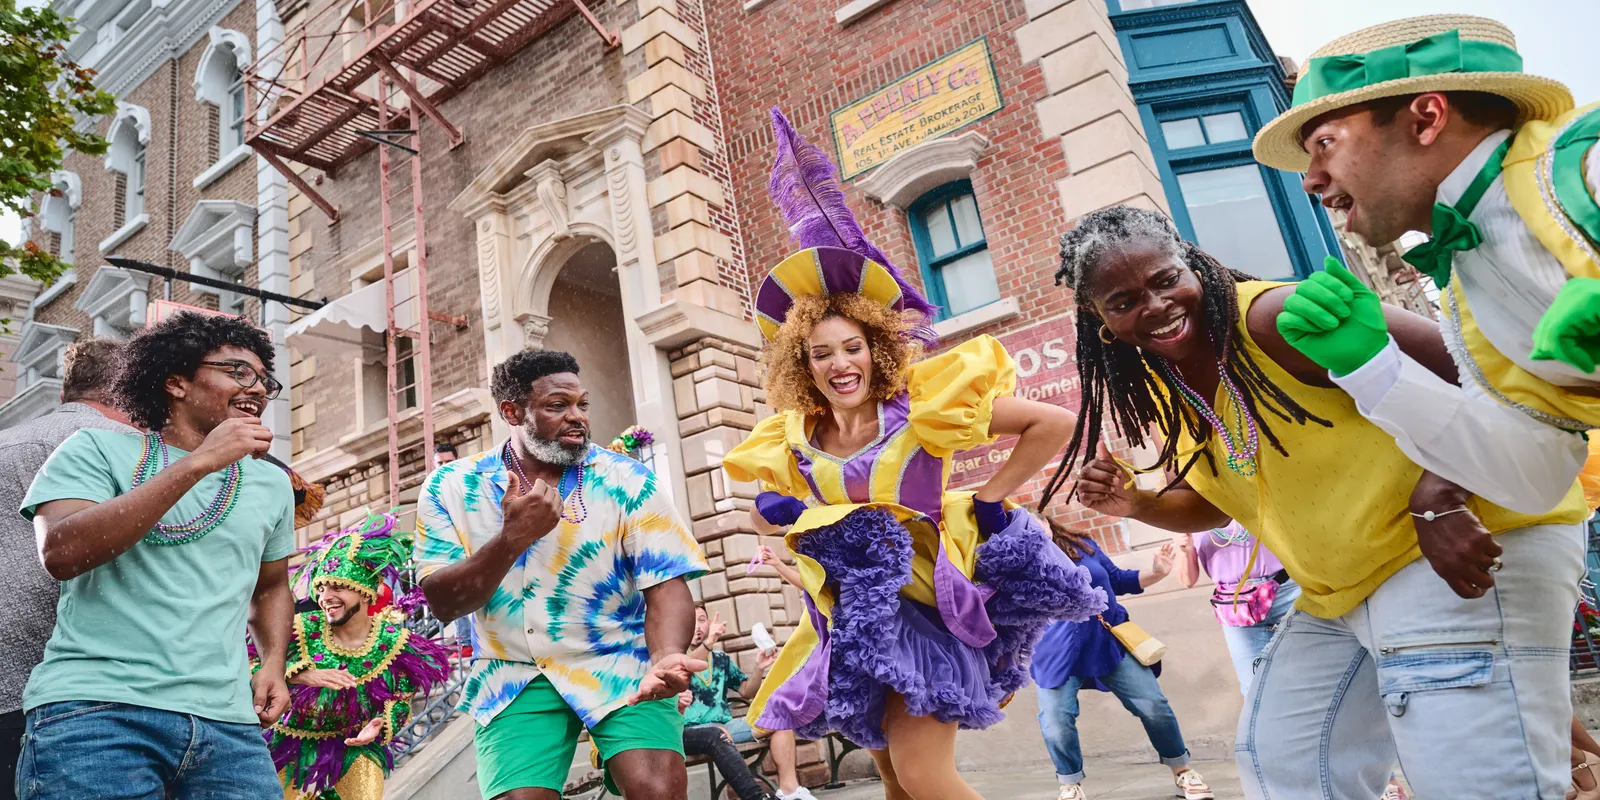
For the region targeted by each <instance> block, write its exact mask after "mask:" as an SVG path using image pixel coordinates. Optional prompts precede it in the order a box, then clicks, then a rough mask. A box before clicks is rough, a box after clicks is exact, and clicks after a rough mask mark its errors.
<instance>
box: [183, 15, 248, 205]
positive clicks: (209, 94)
mask: <svg viewBox="0 0 1600 800" xmlns="http://www.w3.org/2000/svg"><path fill="white" fill-rule="evenodd" d="M249 64H250V37H248V36H245V35H244V34H243V33H240V32H238V31H234V30H228V29H227V28H220V27H213V28H212V29H211V32H210V43H209V44H207V45H206V49H205V52H203V53H201V54H200V65H199V67H197V68H196V69H195V73H194V99H195V100H196V101H198V102H200V103H204V104H207V105H212V106H216V107H217V126H218V130H217V161H216V163H215V164H212V165H211V166H210V167H208V168H207V169H206V170H205V171H204V172H202V173H200V174H199V175H196V176H195V178H194V181H193V185H194V188H196V189H204V188H206V187H207V186H210V185H211V184H213V183H215V182H216V181H217V179H219V178H221V177H222V176H223V175H226V174H228V173H229V172H230V171H232V170H233V168H234V167H236V166H238V165H239V164H241V163H243V162H245V161H247V160H249V159H250V156H251V150H250V146H249V145H247V144H245V142H244V129H245V109H244V105H245V104H244V102H243V100H244V93H245V86H244V69H245V67H247V66H249Z"/></svg>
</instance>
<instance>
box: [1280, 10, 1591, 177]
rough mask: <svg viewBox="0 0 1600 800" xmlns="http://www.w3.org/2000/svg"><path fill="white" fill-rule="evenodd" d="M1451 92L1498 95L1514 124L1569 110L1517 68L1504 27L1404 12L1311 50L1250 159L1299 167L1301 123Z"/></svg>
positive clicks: (1548, 86)
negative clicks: (1387, 101)
mask: <svg viewBox="0 0 1600 800" xmlns="http://www.w3.org/2000/svg"><path fill="white" fill-rule="evenodd" d="M1451 91H1457V92H1467V91H1470V92H1487V93H1489V94H1496V95H1499V96H1501V97H1504V98H1506V99H1508V100H1510V101H1511V102H1513V103H1515V104H1516V106H1517V110H1518V111H1519V112H1520V113H1519V115H1518V124H1521V123H1522V122H1525V121H1527V120H1530V119H1543V120H1549V119H1555V118H1556V117H1558V116H1560V115H1562V114H1564V113H1566V112H1567V111H1569V110H1571V109H1572V92H1570V91H1568V90H1567V87H1566V86H1565V85H1563V84H1561V83H1560V82H1558V81H1554V80H1551V79H1549V78H1541V77H1539V76H1537V75H1528V74H1526V73H1524V72H1523V71H1522V56H1520V55H1518V54H1517V41H1516V38H1515V37H1514V36H1512V35H1511V30H1510V29H1509V28H1507V27H1506V26H1504V25H1502V24H1500V23H1498V22H1495V21H1494V20H1492V19H1485V18H1483V17H1470V16H1465V15H1460V14H1438V15H1433V16H1426V17H1412V18H1410V19H1402V20H1397V21H1395V22H1386V23H1384V24H1382V25H1374V26H1372V27H1370V28H1363V29H1362V30H1359V31H1356V32H1355V33H1352V34H1350V35H1348V36H1344V37H1341V38H1339V39H1336V40H1334V41H1333V42H1331V43H1329V44H1328V45H1326V46H1324V47H1322V48H1321V49H1319V50H1317V52H1315V53H1312V54H1311V58H1310V60H1308V61H1307V62H1306V64H1305V66H1304V67H1302V68H1301V70H1300V77H1299V79H1298V80H1297V81H1296V83H1295V87H1294V101H1293V103H1292V105H1291V106H1290V108H1289V110H1288V111H1285V112H1284V113H1282V114H1279V115H1278V117H1277V118H1276V119H1274V120H1272V121H1271V122H1269V123H1267V124H1266V125H1264V126H1262V128H1261V130H1260V131H1259V132H1258V133H1257V134H1256V140H1255V156H1256V160H1257V161H1260V162H1261V163H1263V164H1266V165H1267V166H1269V167H1276V168H1277V169H1282V170H1288V171H1291V172H1304V171H1305V170H1306V168H1307V167H1308V166H1309V165H1310V161H1311V159H1310V157H1309V156H1307V155H1306V151H1305V148H1304V147H1303V146H1302V142H1301V139H1300V129H1301V128H1303V127H1304V126H1305V124H1306V123H1307V122H1310V121H1311V120H1313V119H1316V118H1317V117H1319V116H1322V115H1323V114H1326V113H1328V112H1330V111H1337V110H1338V109H1341V108H1346V107H1348V106H1353V105H1356V104H1359V103H1365V102H1367V101H1370V100H1376V99H1378V98H1381V97H1394V96H1396V95H1408V94H1420V93H1422V92H1451Z"/></svg>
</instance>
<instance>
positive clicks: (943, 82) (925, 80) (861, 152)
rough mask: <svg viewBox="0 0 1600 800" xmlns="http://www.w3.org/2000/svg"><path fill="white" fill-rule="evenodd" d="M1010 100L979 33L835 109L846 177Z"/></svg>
mask: <svg viewBox="0 0 1600 800" xmlns="http://www.w3.org/2000/svg"><path fill="white" fill-rule="evenodd" d="M1004 106H1005V103H1004V102H1003V101H1002V100H1001V97H1000V83H999V81H997V80H996V79H995V75H994V61H993V60H991V59H990V58H989V40H988V39H984V38H980V39H977V40H975V41H973V42H971V43H969V44H966V45H964V46H962V47H961V48H960V49H958V50H956V51H955V52H953V53H950V54H948V55H946V56H944V57H943V58H940V59H939V60H937V61H934V62H933V63H931V64H928V65H927V66H924V67H921V68H919V69H917V70H916V71H914V72H912V73H911V74H909V75H906V76H904V77H902V78H900V79H899V80H896V81H894V82H893V83H891V84H889V85H888V86H885V87H883V88H881V89H879V90H877V91H875V92H873V93H872V94H869V95H867V96H866V97H863V98H861V99H860V100H857V101H855V102H854V103H851V104H850V105H847V106H845V107H844V108H841V109H839V110H838V111H835V112H833V114H832V115H830V116H829V123H830V124H831V126H832V127H833V142H834V145H835V147H837V148H838V151H839V170H840V173H841V174H842V175H843V176H844V179H845V180H849V179H851V178H854V177H855V176H857V175H860V174H861V173H863V172H866V171H867V170H869V169H872V168H873V167H876V166H878V165H879V164H882V163H883V162H885V161H888V160H889V159H890V158H892V157H894V154H895V153H898V152H900V151H901V150H904V149H906V148H908V147H911V146H912V145H915V144H918V143H920V142H925V141H927V140H929V139H935V138H938V137H940V136H943V135H945V134H947V133H950V132H951V131H956V130H960V129H961V128H965V127H966V126H968V125H971V124H972V123H974V122H977V121H978V120H980V119H983V118H984V117H987V116H989V115H990V114H993V113H994V112H996V111H999V110H1000V109H1001V108H1003V107H1004Z"/></svg>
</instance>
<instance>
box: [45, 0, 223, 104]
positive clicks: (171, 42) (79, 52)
mask: <svg viewBox="0 0 1600 800" xmlns="http://www.w3.org/2000/svg"><path fill="white" fill-rule="evenodd" d="M102 4H104V5H106V6H110V5H111V3H109V2H107V0H101V3H97V4H96V6H100V5H102ZM238 4H239V0H154V2H152V3H151V7H150V10H148V11H146V12H145V13H144V16H143V17H141V18H140V19H139V20H138V22H137V23H135V25H134V26H133V28H131V29H130V30H129V31H127V32H126V33H124V34H123V35H122V38H121V39H120V40H119V41H117V42H116V43H115V44H113V45H112V46H111V49H110V51H109V52H107V53H105V54H104V55H101V56H99V57H97V58H95V59H93V60H92V62H89V63H85V62H84V57H85V56H87V55H88V54H89V53H90V52H91V51H92V50H93V49H94V46H95V43H96V40H97V38H98V34H99V30H100V28H102V27H104V26H106V25H114V24H116V20H115V12H116V11H120V10H121V9H120V8H117V9H111V10H110V13H107V14H104V15H101V14H98V13H96V12H97V11H98V8H93V9H91V11H90V12H89V13H88V14H86V15H84V16H83V17H81V18H80V19H79V20H78V24H79V25H80V26H82V28H81V32H80V33H79V34H78V35H77V36H76V37H74V38H73V40H72V42H71V43H70V44H69V45H68V52H69V54H71V55H72V57H73V58H74V59H76V60H78V62H79V63H83V64H84V66H88V67H93V68H94V69H95V71H96V72H98V73H99V77H98V78H97V79H96V81H95V82H96V83H97V84H98V85H99V86H100V88H102V89H105V90H106V91H107V92H110V93H111V94H112V95H114V96H116V97H122V96H124V95H126V94H127V93H128V91H129V90H131V89H133V88H134V87H136V86H138V85H139V84H141V83H143V82H144V81H145V79H147V78H149V77H150V75H151V74H152V73H153V72H155V70H156V68H157V67H158V66H159V65H160V64H161V62H163V61H166V60H169V59H172V58H175V57H177V56H180V55H182V54H183V53H186V52H188V50H189V48H191V47H193V46H194V45H195V43H196V42H198V41H200V39H201V38H202V37H204V36H205V35H206V33H207V31H208V30H209V29H210V28H211V27H212V26H214V25H216V24H217V23H219V22H221V21H222V18H223V17H225V16H227V15H228V12H230V11H232V10H233V8H234V7H235V6H237V5H238ZM57 5H58V6H59V5H62V4H60V3H57Z"/></svg>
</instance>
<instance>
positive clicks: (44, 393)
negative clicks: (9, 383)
mask: <svg viewBox="0 0 1600 800" xmlns="http://www.w3.org/2000/svg"><path fill="white" fill-rule="evenodd" d="M60 404H61V379H60V378H39V379H38V380H35V381H34V382H33V383H30V384H28V386H27V388H25V389H21V390H19V391H18V392H17V393H16V394H15V395H13V396H12V397H11V399H10V400H7V401H6V402H5V403H4V404H3V405H0V431H3V430H6V429H8V428H11V427H14V426H16V425H21V424H22V423H24V422H27V421H29V420H32V419H38V418H39V417H42V416H44V415H45V414H47V413H49V411H50V409H52V408H55V407H56V406H58V405H60Z"/></svg>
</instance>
